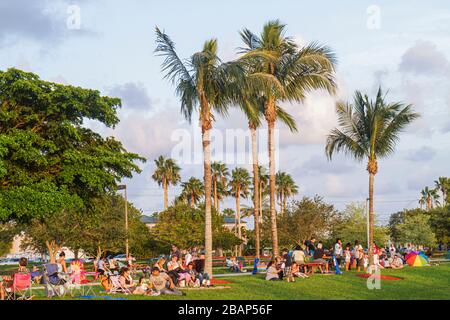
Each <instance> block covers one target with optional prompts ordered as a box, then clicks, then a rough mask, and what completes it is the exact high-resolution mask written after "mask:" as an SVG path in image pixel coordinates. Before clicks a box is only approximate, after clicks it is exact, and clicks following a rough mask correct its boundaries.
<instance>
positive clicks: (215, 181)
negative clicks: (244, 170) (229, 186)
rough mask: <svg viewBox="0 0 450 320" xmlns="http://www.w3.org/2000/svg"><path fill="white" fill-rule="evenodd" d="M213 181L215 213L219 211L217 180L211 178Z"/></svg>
mask: <svg viewBox="0 0 450 320" xmlns="http://www.w3.org/2000/svg"><path fill="white" fill-rule="evenodd" d="M213 180H214V208H215V209H216V211H218V210H219V209H218V208H217V205H218V204H217V203H218V201H217V178H216V177H213Z"/></svg>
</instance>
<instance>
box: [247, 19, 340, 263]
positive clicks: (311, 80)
mask: <svg viewBox="0 0 450 320" xmlns="http://www.w3.org/2000/svg"><path fill="white" fill-rule="evenodd" d="M241 36H242V39H243V40H244V44H245V47H244V48H241V52H242V53H243V56H242V57H241V58H240V62H241V63H243V64H247V65H248V66H249V67H248V68H247V69H248V70H251V74H250V75H249V79H251V82H252V86H253V87H256V85H257V87H256V88H257V89H258V90H259V92H260V93H261V96H262V99H263V105H264V117H265V119H266V121H267V125H268V150H269V177H270V179H269V182H270V220H271V234H272V251H273V254H274V255H278V253H279V252H278V232H277V220H276V211H275V145H274V130H275V122H276V120H277V107H278V104H279V103H280V102H284V101H288V102H293V101H302V100H304V98H305V96H306V94H307V93H308V92H309V91H311V90H314V89H325V90H327V91H328V92H330V93H334V91H335V87H336V84H335V81H334V62H335V58H334V55H333V54H332V52H331V51H330V50H329V49H328V48H327V47H325V46H320V45H318V44H316V43H312V44H310V45H307V46H304V47H301V48H299V47H298V46H297V45H296V44H295V43H294V41H293V40H292V39H291V38H289V37H286V36H285V25H284V24H282V23H280V22H279V21H278V20H275V21H269V22H268V23H266V24H265V25H264V28H263V31H262V33H261V35H260V36H257V35H256V34H254V33H252V32H251V31H250V30H248V29H244V30H243V31H242V32H241Z"/></svg>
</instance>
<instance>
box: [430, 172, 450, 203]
mask: <svg viewBox="0 0 450 320" xmlns="http://www.w3.org/2000/svg"><path fill="white" fill-rule="evenodd" d="M434 184H435V186H436V189H438V190H439V191H441V193H442V205H443V206H444V205H445V204H446V203H447V202H448V198H447V197H448V195H447V190H449V188H450V179H449V178H446V177H439V178H438V179H437V180H435V181H434Z"/></svg>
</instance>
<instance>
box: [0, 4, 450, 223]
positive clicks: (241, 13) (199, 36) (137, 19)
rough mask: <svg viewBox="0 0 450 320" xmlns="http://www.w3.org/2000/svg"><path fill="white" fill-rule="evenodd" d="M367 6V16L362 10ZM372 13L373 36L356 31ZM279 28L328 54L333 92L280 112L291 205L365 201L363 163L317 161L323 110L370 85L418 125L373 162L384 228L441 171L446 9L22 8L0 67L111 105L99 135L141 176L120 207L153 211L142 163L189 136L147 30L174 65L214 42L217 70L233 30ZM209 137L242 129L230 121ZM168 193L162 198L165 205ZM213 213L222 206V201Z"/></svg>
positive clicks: (327, 125) (193, 170)
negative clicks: (109, 124) (115, 120)
mask: <svg viewBox="0 0 450 320" xmlns="http://www.w3.org/2000/svg"><path fill="white" fill-rule="evenodd" d="M69 5H77V6H78V8H79V9H80V22H81V24H80V29H76V30H71V29H68V28H67V26H66V21H67V19H68V17H69V16H70V13H68V12H67V9H68V6H69ZM371 6H372V7H371ZM373 6H376V7H375V9H377V10H378V12H379V16H378V17H379V20H378V21H379V28H375V29H373V28H368V26H367V21H368V19H369V20H370V19H371V18H373V17H374V13H373V11H372V9H371V8H373ZM270 19H280V20H281V21H282V22H284V23H286V24H287V34H288V35H291V36H292V37H294V38H295V40H296V41H297V42H298V43H299V44H305V43H308V42H311V41H318V42H320V43H323V44H326V45H328V46H330V47H331V48H332V49H333V50H334V52H335V53H336V55H337V58H338V61H339V63H338V69H337V78H338V84H339V93H338V96H337V97H329V96H328V95H326V94H324V93H322V92H314V93H311V94H310V95H309V96H308V98H307V99H306V101H305V102H304V103H298V104H293V105H286V106H285V107H286V108H287V109H288V110H289V111H290V112H292V114H293V115H294V116H295V118H296V119H297V121H298V124H299V129H300V131H299V133H297V134H291V133H289V132H288V131H287V130H286V128H283V127H280V137H281V140H280V153H279V160H280V161H279V164H280V169H281V170H283V171H287V172H290V173H291V174H292V175H293V176H294V177H295V179H296V181H297V183H298V185H299V187H300V194H299V195H298V198H300V197H302V196H304V195H308V196H311V195H314V194H319V195H322V196H324V197H325V198H326V200H327V201H330V202H333V203H335V204H336V206H337V207H338V208H340V209H341V208H343V207H344V206H345V204H346V203H348V202H351V201H363V200H364V199H365V198H366V194H367V175H366V172H365V164H359V163H355V162H354V161H353V160H352V159H349V158H345V157H341V156H339V157H337V158H336V160H335V161H333V162H331V163H329V162H327V161H326V158H325V155H324V142H325V135H326V133H327V132H328V131H329V130H330V129H331V128H332V127H334V126H335V125H336V119H335V114H334V109H333V108H334V103H335V102H336V100H337V99H349V98H351V95H352V93H353V92H354V90H356V89H359V90H362V91H364V92H367V93H368V94H371V95H373V94H374V92H375V90H376V88H377V87H378V86H379V85H381V86H382V87H383V88H386V89H389V94H388V99H390V100H394V101H396V100H401V101H404V102H407V103H412V104H414V106H415V108H416V110H417V111H419V112H421V113H422V115H423V117H422V118H421V120H419V121H417V123H415V124H414V125H413V126H411V127H410V128H409V129H408V130H407V131H406V132H405V133H404V134H403V135H402V138H401V141H400V143H399V145H398V151H397V153H396V154H395V155H394V156H393V157H391V158H389V159H386V160H381V161H380V171H379V174H378V175H377V176H376V181H375V183H376V184H375V193H376V196H377V201H376V203H375V209H376V211H377V212H378V213H379V216H380V220H381V221H382V222H385V221H386V220H387V218H388V216H389V214H390V213H392V212H395V211H397V210H399V209H402V208H404V207H407V208H412V207H414V206H416V205H417V198H418V194H419V191H420V189H421V188H422V187H424V186H426V185H430V186H431V185H432V184H433V180H434V179H436V178H437V177H438V176H443V175H446V176H448V175H449V163H450V151H449V149H450V139H449V138H450V117H449V114H450V86H449V82H450V41H448V35H449V32H450V7H449V6H448V2H446V1H427V2H425V1H395V3H394V2H392V1H357V2H356V1H320V2H317V3H315V2H314V3H313V2H312V1H277V2H275V1H270V2H269V1H222V2H219V1H164V2H156V1H155V2H153V1H152V2H150V1H137V0H134V1H133V0H131V1H111V0H108V1H107V0H91V1H87V0H83V1H70V2H69V1H64V0H57V1H32V2H31V1H26V0H16V1H13V0H4V1H2V3H1V4H0V68H1V69H7V68H9V67H18V68H22V69H25V70H29V71H33V72H36V73H38V74H39V75H40V76H41V77H42V78H43V79H46V80H50V81H56V82H61V83H66V84H73V85H79V86H82V87H88V88H95V89H98V90H100V91H101V92H102V93H104V94H107V95H111V96H118V97H121V98H122V100H123V108H122V110H121V111H120V117H121V124H120V125H119V126H118V127H117V128H116V129H115V130H108V129H106V128H103V127H102V126H99V125H98V124H95V123H88V124H87V125H89V126H90V127H92V128H95V129H96V130H99V131H101V132H102V133H103V134H105V135H114V136H116V137H117V138H119V139H120V140H122V141H123V143H124V145H125V146H126V147H127V148H128V149H129V150H130V151H134V152H138V153H140V154H143V155H144V156H146V157H147V158H148V159H149V161H148V162H147V163H146V164H145V165H143V169H144V171H143V173H142V174H141V175H139V176H136V177H135V178H133V179H132V180H131V181H127V183H128V184H129V189H130V191H129V193H130V198H131V200H132V201H133V202H134V203H135V204H136V206H137V207H139V208H141V209H143V211H144V213H147V214H148V213H151V212H153V211H155V210H158V209H160V208H161V207H162V194H161V190H160V189H159V188H158V187H157V185H156V184H155V183H154V182H153V181H152V180H151V178H150V175H151V173H152V170H153V159H154V158H155V157H157V156H158V155H160V154H164V155H170V152H171V149H172V148H173V146H174V142H173V141H171V140H170V134H171V132H173V131H174V130H176V129H179V128H186V129H187V130H192V129H191V128H192V127H191V126H189V125H188V124H187V123H185V122H184V121H183V119H182V117H181V115H180V114H179V104H178V101H177V100H176V97H175V96H174V92H173V87H172V86H171V85H170V84H169V83H167V82H166V81H165V80H163V79H162V74H161V72H160V63H161V58H159V57H156V56H154V54H153V50H154V48H155V35H154V27H155V26H156V25H158V26H159V27H160V28H162V29H164V30H165V31H166V32H167V33H168V34H169V35H170V36H171V37H172V39H173V40H174V41H175V42H176V45H177V50H178V51H179V53H180V55H181V56H182V57H188V56H189V55H190V54H192V53H193V52H195V51H196V50H198V49H200V48H201V46H202V44H203V42H204V41H205V40H207V39H209V38H213V37H214V38H218V40H219V48H220V56H221V57H222V59H223V60H225V61H227V60H230V59H233V58H234V57H235V56H236V48H237V47H239V46H240V39H239V36H238V31H239V30H241V29H242V28H243V27H247V28H249V29H251V30H253V31H254V32H259V31H260V30H261V28H262V25H263V24H264V22H266V21H268V20H270ZM216 126H217V127H218V128H220V130H222V129H224V128H243V129H245V128H246V122H245V119H243V117H242V116H241V115H240V114H239V113H238V112H235V111H233V112H231V114H230V116H229V118H227V119H218V121H217V123H216ZM183 168H184V170H183V172H182V177H183V179H186V180H187V178H189V176H191V175H195V176H197V177H201V176H202V167H201V165H186V166H183ZM177 191H178V189H172V190H171V196H173V195H174V194H175V193H176V192H177ZM225 206H229V207H233V201H232V199H230V200H229V201H228V202H227V203H226V204H225Z"/></svg>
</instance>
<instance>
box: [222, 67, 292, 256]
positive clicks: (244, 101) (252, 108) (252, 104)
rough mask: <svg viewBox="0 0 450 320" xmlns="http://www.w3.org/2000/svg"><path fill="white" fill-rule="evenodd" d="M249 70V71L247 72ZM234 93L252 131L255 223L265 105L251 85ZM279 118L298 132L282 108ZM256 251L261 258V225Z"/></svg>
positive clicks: (278, 112)
mask: <svg viewBox="0 0 450 320" xmlns="http://www.w3.org/2000/svg"><path fill="white" fill-rule="evenodd" d="M245 69H247V70H245ZM243 70H245V71H244V72H245V75H246V76H245V78H246V79H251V77H249V75H250V74H251V73H250V72H249V70H248V66H247V68H245V66H244V68H243ZM238 83H239V82H238ZM231 90H232V91H233V97H235V100H236V101H235V102H236V103H237V105H238V106H239V107H240V109H241V110H242V111H243V112H244V114H245V115H246V117H247V120H248V128H249V130H250V136H251V146H252V167H253V168H252V169H253V199H252V200H253V210H254V213H253V216H254V221H259V211H260V210H259V203H260V200H259V172H258V168H259V165H258V143H257V141H258V139H257V129H258V128H259V127H260V126H261V120H262V117H263V116H264V103H263V101H264V100H263V98H262V97H261V96H260V94H259V92H258V91H257V90H255V88H254V87H253V86H252V85H251V84H248V83H247V85H239V86H236V90H234V89H231ZM277 118H278V119H280V120H281V122H283V123H284V124H286V125H287V126H288V128H289V129H290V130H291V131H297V126H296V124H295V120H294V119H293V118H292V117H291V116H290V115H289V114H288V113H287V112H286V111H284V110H283V109H282V108H280V107H277ZM255 247H256V248H255V249H256V257H257V258H259V256H260V251H261V250H260V230H259V224H255Z"/></svg>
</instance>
